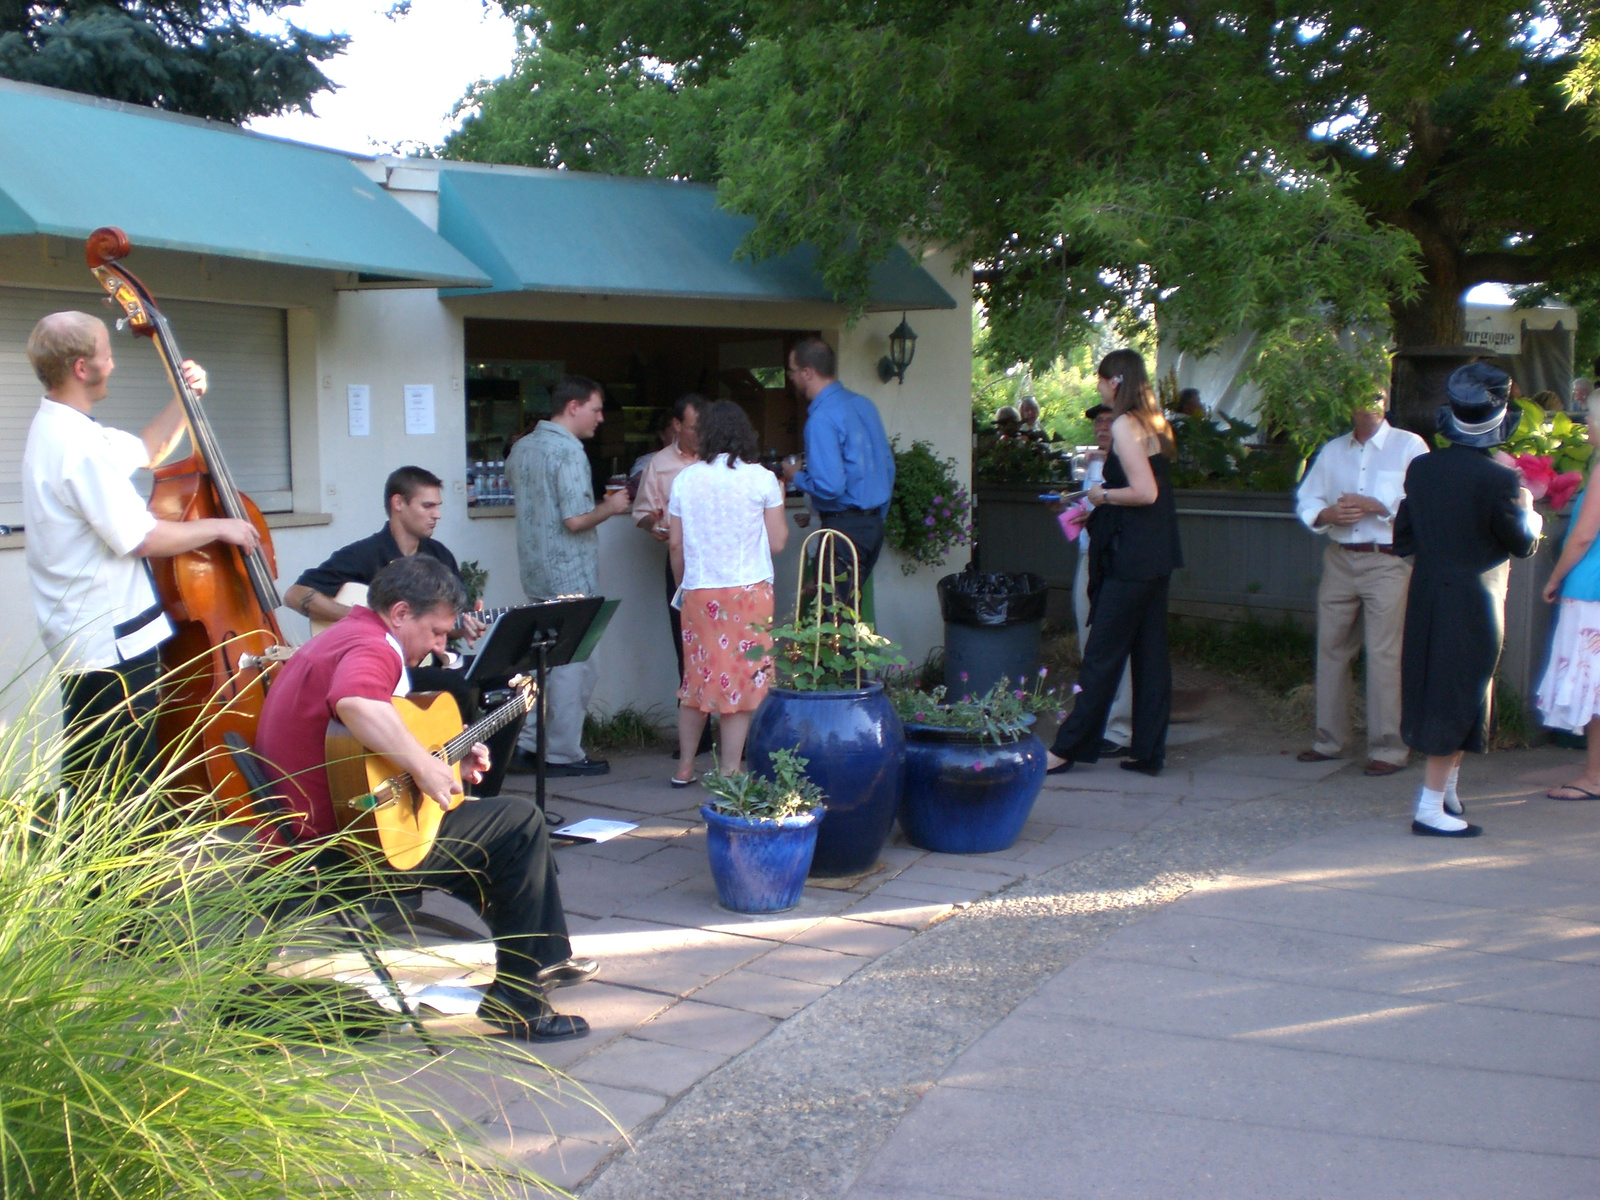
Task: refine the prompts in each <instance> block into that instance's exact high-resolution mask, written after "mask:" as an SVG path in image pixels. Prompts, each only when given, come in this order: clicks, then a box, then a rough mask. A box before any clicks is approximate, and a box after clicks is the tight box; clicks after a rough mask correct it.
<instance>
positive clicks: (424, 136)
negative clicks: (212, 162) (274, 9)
mask: <svg viewBox="0 0 1600 1200" xmlns="http://www.w3.org/2000/svg"><path fill="white" fill-rule="evenodd" d="M390 7H391V0H306V2H305V3H304V4H302V5H301V6H300V7H299V8H298V9H286V10H284V13H283V16H284V17H286V18H287V19H288V20H289V21H290V22H292V23H293V24H295V25H298V26H299V27H301V28H302V29H308V30H310V31H311V32H313V33H333V32H338V33H347V34H349V35H350V46H349V48H348V49H347V50H346V51H345V52H344V53H343V54H341V55H339V56H338V57H337V58H335V59H333V60H332V61H330V62H327V63H324V64H323V68H322V69H323V71H324V72H325V73H326V74H327V76H328V77H329V78H330V79H332V80H333V81H334V82H335V83H336V84H338V85H340V90H339V91H336V92H333V93H331V94H330V93H327V92H324V93H322V94H321V95H319V96H317V97H315V98H314V99H313V100H312V102H311V103H312V107H313V109H315V113H316V115H315V116H308V115H306V114H304V113H298V112H297V113H290V114H286V115H284V116H277V117H263V118H260V119H258V120H254V121H251V122H249V124H248V126H247V127H248V128H250V129H253V130H255V131H256V132H258V133H269V134H272V135H274V136H276V137H286V138H293V139H294V140H295V141H300V142H310V143H312V144H313V145H317V146H327V147H330V148H331V149H335V150H346V151H353V152H355V153H358V154H370V153H373V152H374V151H388V150H389V149H390V148H391V147H393V146H394V145H395V144H397V143H422V144H423V145H428V146H436V145H438V144H439V142H441V141H442V140H443V139H444V137H445V135H446V134H447V133H449V132H450V130H451V129H452V128H454V124H455V123H454V122H453V121H452V120H451V118H450V110H451V109H452V108H453V107H454V106H455V104H456V101H458V100H460V99H461V96H462V94H463V93H464V92H465V91H466V90H467V88H468V87H469V86H471V85H472V84H473V83H475V82H476V81H477V80H479V79H482V78H490V79H493V78H495V77H497V76H500V75H504V74H505V73H506V72H507V71H509V70H510V68H511V60H512V55H513V54H514V53H515V50H516V35H515V27H514V26H513V24H512V22H511V19H510V18H509V17H507V16H506V15H505V12H504V11H503V10H502V9H501V8H500V6H499V5H498V4H494V3H490V4H485V3H484V0H411V11H410V12H409V13H408V14H406V15H405V16H402V17H397V18H395V19H393V20H391V19H390V18H389V17H387V16H386V15H385V14H386V13H387V12H388V11H389V9H390ZM255 24H256V27H258V28H261V29H272V28H274V27H280V28H281V25H282V22H281V21H277V22H275V21H273V20H272V19H261V20H258V21H257V22H256V23H255ZM413 148H414V147H413Z"/></svg>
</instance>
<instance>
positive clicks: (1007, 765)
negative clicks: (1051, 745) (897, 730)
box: [900, 721, 1045, 854]
mask: <svg viewBox="0 0 1600 1200" xmlns="http://www.w3.org/2000/svg"><path fill="white" fill-rule="evenodd" d="M1044 769H1045V748H1044V743H1043V742H1041V741H1040V740H1039V739H1038V738H1036V737H1034V736H1033V735H1032V734H1031V733H1030V734H1027V735H1025V736H1024V737H1022V738H1019V739H1018V740H1016V741H1014V742H1007V743H1004V744H1002V745H999V746H997V745H995V744H994V743H993V742H991V741H984V740H982V739H981V738H980V737H979V736H978V735H977V734H974V733H969V732H967V731H966V730H957V729H942V728H939V727H937V726H933V725H917V724H913V723H911V722H909V721H908V722H907V723H906V772H905V787H904V788H903V790H902V791H901V794H900V828H901V829H902V830H904V831H905V835H906V840H907V841H909V842H910V843H911V844H912V845H914V846H921V847H922V848H923V849H924V850H937V851H939V852H941V853H944V854H987V853H989V852H990V851H994V850H1004V849H1006V848H1007V847H1009V846H1010V845H1012V843H1014V842H1015V841H1016V840H1017V835H1018V834H1020V833H1021V832H1022V827H1023V826H1024V825H1025V824H1027V821H1028V814H1029V813H1031V812H1032V811H1033V802H1034V801H1035V800H1036V799H1038V797H1039V789H1040V788H1041V787H1042V786H1044Z"/></svg>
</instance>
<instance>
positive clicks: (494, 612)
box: [311, 583, 518, 637]
mask: <svg viewBox="0 0 1600 1200" xmlns="http://www.w3.org/2000/svg"><path fill="white" fill-rule="evenodd" d="M333 599H334V602H335V603H337V604H342V605H344V606H345V607H346V608H365V607H366V606H367V585H366V584H364V583H346V584H341V585H340V587H339V591H338V592H337V593H336V594H335V595H334V597H333ZM517 607H518V605H515V604H508V605H506V606H505V607H504V608H486V609H479V610H478V611H476V612H474V613H472V614H471V615H472V616H474V617H477V618H478V620H480V621H482V622H483V623H484V624H485V625H488V624H490V623H492V622H493V621H494V620H495V618H496V617H503V616H504V615H505V614H506V613H508V612H510V611H511V610H512V609H513V608H517ZM336 623H337V622H334V621H324V620H322V618H320V617H312V618H311V636H312V637H315V636H316V635H317V634H319V633H321V632H322V631H323V630H325V629H332V628H333V627H334V625H335V624H336Z"/></svg>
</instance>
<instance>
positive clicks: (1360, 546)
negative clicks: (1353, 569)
mask: <svg viewBox="0 0 1600 1200" xmlns="http://www.w3.org/2000/svg"><path fill="white" fill-rule="evenodd" d="M1334 545H1335V546H1340V547H1343V548H1344V549H1346V550H1353V551H1355V553H1357V554H1393V553H1394V547H1393V546H1391V545H1389V543H1387V542H1335V543H1334Z"/></svg>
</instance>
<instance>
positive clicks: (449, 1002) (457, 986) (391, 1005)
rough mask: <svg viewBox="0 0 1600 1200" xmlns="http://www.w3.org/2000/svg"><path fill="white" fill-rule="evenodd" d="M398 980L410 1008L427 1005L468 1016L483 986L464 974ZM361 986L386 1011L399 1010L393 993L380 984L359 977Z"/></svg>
mask: <svg viewBox="0 0 1600 1200" xmlns="http://www.w3.org/2000/svg"><path fill="white" fill-rule="evenodd" d="M366 978H367V979H371V978H372V976H371V975H368V976H367V977H366ZM398 982H399V984H400V994H401V995H403V996H404V997H405V998H406V1002H407V1003H408V1004H410V1005H411V1007H412V1008H418V1007H425V1008H429V1009H432V1010H433V1011H434V1012H436V1013H443V1014H444V1015H445V1016H447V1017H470V1016H471V1015H472V1014H473V1013H475V1012H477V1011H478V1005H479V1004H481V1003H482V1002H483V989H482V988H481V987H473V986H472V985H470V984H469V983H467V981H466V980H465V979H464V978H463V979H445V980H442V981H440V982H439V983H418V982H416V981H415V980H409V979H402V980H399V981H398ZM361 986H362V987H363V988H365V989H366V993H367V995H369V996H371V997H372V998H373V1000H374V1001H376V1002H377V1003H378V1004H380V1005H382V1006H383V1007H384V1008H387V1009H388V1010H389V1011H390V1012H399V1011H400V1005H399V1004H397V1003H396V1002H395V998H394V993H393V992H391V991H390V990H389V989H388V987H386V986H385V985H384V984H382V983H368V982H366V980H362V981H361Z"/></svg>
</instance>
